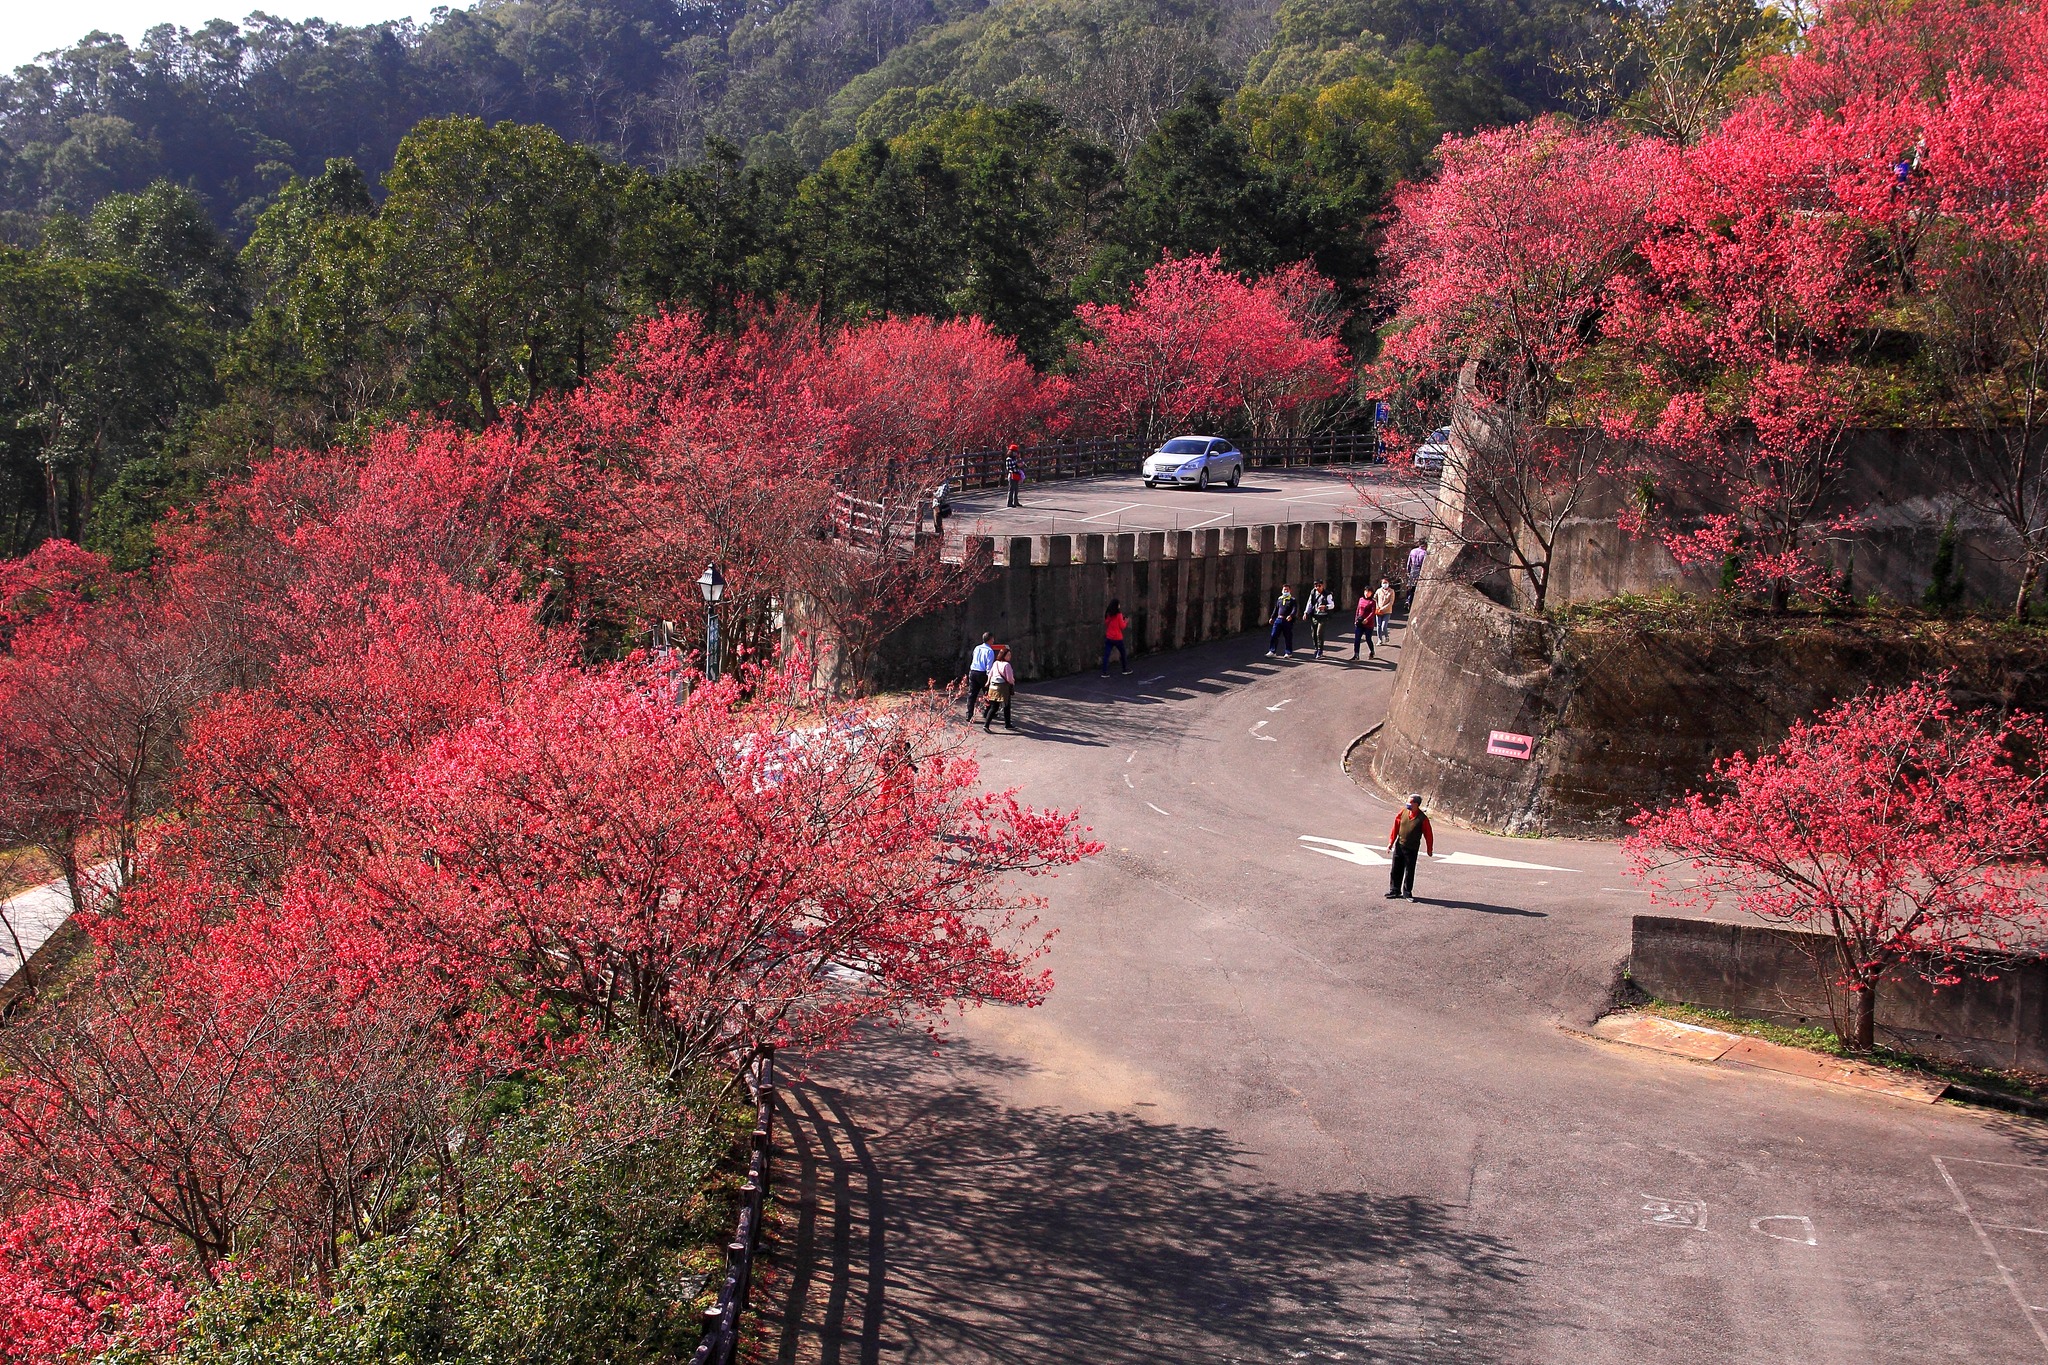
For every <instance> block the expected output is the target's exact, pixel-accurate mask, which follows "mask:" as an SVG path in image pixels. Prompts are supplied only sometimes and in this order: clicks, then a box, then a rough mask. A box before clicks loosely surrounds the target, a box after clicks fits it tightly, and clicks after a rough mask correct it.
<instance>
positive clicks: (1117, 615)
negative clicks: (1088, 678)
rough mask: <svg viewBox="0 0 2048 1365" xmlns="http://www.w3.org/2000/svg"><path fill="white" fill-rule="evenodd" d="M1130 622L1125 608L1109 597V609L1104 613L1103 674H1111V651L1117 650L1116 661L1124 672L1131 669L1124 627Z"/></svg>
mask: <svg viewBox="0 0 2048 1365" xmlns="http://www.w3.org/2000/svg"><path fill="white" fill-rule="evenodd" d="M1129 624H1130V622H1129V621H1128V620H1127V619H1125V617H1124V609H1123V607H1121V606H1120V605H1118V603H1117V600H1116V599H1115V598H1114V597H1112V598H1110V599H1109V610H1108V611H1105V612H1103V613H1102V676H1103V677H1105V678H1106V677H1108V676H1109V652H1110V651H1111V650H1112V649H1113V650H1115V651H1116V661H1117V663H1118V664H1119V665H1121V666H1122V668H1123V670H1124V672H1126V673H1128V672H1130V671H1131V656H1130V655H1129V654H1128V653H1126V652H1125V651H1124V628H1125V627H1126V626H1128V625H1129Z"/></svg>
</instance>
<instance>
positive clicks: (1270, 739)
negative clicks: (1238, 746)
mask: <svg viewBox="0 0 2048 1365" xmlns="http://www.w3.org/2000/svg"><path fill="white" fill-rule="evenodd" d="M1270 723H1271V722H1270V721H1263V720H1262V721H1260V722H1259V723H1258V724H1257V725H1254V726H1253V727H1252V728H1251V737H1252V738H1253V739H1263V740H1265V741H1266V743H1268V744H1278V743H1279V742H1280V741H1279V740H1277V739H1275V738H1273V737H1272V736H1271V735H1262V734H1260V733H1259V731H1261V730H1263V729H1265V728H1266V726H1267V725H1269V724H1270ZM1307 837H1308V836H1307V835H1305V834H1304V835H1303V836H1302V838H1304V839H1306V838H1307Z"/></svg>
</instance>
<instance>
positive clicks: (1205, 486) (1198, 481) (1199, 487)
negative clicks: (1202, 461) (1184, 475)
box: [1195, 465, 1209, 493]
mask: <svg viewBox="0 0 2048 1365" xmlns="http://www.w3.org/2000/svg"><path fill="white" fill-rule="evenodd" d="M1195 491H1196V492H1197V493H1206V492H1208V491H1209V467H1208V466H1207V465H1203V466H1202V472H1201V473H1199V474H1197V475H1195Z"/></svg>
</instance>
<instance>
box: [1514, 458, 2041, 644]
mask: <svg viewBox="0 0 2048 1365" xmlns="http://www.w3.org/2000/svg"><path fill="white" fill-rule="evenodd" d="M1961 439H1962V435H1961V434H1960V433H1955V432H1943V431H1892V430H1867V431H1852V432H1850V433H1848V435H1847V437H1846V438H1845V440H1844V442H1843V449H1842V474H1841V478H1840V479H1839V480H1838V481H1837V491H1836V493H1835V495H1834V497H1833V498H1832V499H1831V500H1830V501H1829V502H1828V503H1827V504H1826V505H1825V506H1824V507H1823V508H1822V509H1820V513H1819V514H1818V515H1817V516H1816V517H1815V520H1816V521H1817V522H1818V521H1824V520H1826V519H1827V518H1828V517H1830V516H1834V515H1838V514H1839V515H1844V516H1847V517H1850V518H1852V519H1853V520H1854V523H1855V525H1854V528H1853V529H1851V530H1849V531H1846V532H1843V533H1841V534H1840V535H1837V536H1834V537H1832V538H1830V539H1829V541H1828V544H1827V554H1828V558H1829V559H1830V560H1831V561H1832V563H1833V565H1834V570H1835V572H1834V578H1835V581H1836V582H1837V583H1846V584H1847V586H1848V588H1849V594H1850V596H1851V597H1853V598H1856V599H1858V600H1861V599H1862V598H1863V597H1865V596H1867V595H1869V594H1872V593H1875V594H1877V595H1878V596H1879V597H1881V598H1887V599H1890V600H1892V601H1898V602H1918V601H1919V600H1920V597H1921V594H1922V593H1924V592H1925V591H1926V590H1927V585H1928V583H1929V582H1930V581H1931V579H1932V575H1933V570H1934V555H1935V550H1936V547H1937V545H1938V543H1939V541H1940V538H1941V528H1942V525H1943V524H1944V523H1945V522H1946V521H1947V520H1948V519H1949V518H1950V517H1951V516H1953V517H1954V518H1955V520H1956V531H1957V545H1956V564H1955V571H1956V573H1957V574H1958V575H1959V577H1960V578H1961V581H1962V587H1963V598H1964V600H1965V601H1966V602H1968V603H1970V604H1973V605H1979V606H1987V607H1993V608H2004V609H2007V610H2009V609H2010V608H2011V605H2012V598H2013V594H2014V593H2015V591H2016V590H2017V589H2018V586H2019V578H2018V574H2017V561H2018V551H2019V545H2018V543H2017V542H2016V541H2015V540H2014V539H2013V536H2012V533H2011V531H2010V530H2008V529H2007V528H2006V527H2005V526H2004V524H2003V523H2001V522H1999V521H1997V520H1995V519H1994V518H1991V517H1989V516H1986V515H1985V514H1983V513H1982V512H1979V511H1976V510H1974V509H1972V508H1971V507H1969V506H1967V505H1965V503H1964V500H1963V490H1962V488H1961V487H1960V486H1959V484H1958V483H1957V481H1956V477H1955V469H1956V465H1957V461H1958V459H1959V458H1960V457H1959V455H1958V453H1957V444H1958V442H1959V441H1960V440H1961ZM1641 491H1642V489H1641V486H1640V485H1639V484H1638V483H1637V482H1636V481H1634V480H1633V479H1624V478H1615V479H1599V480H1595V481H1593V483H1592V484H1591V485H1590V486H1589V487H1588V488H1586V489H1585V490H1583V491H1582V493H1581V494H1580V496H1579V498H1578V500H1577V501H1576V503H1575V504H1574V506H1573V510H1572V513H1571V515H1570V516H1569V517H1567V518H1566V519H1565V521H1564V522H1563V523H1562V524H1561V526H1560V527H1559V529H1558V535H1557V540H1556V543H1555V547H1554V550H1553V553H1552V558H1551V564H1550V583H1549V591H1548V600H1549V603H1550V605H1552V606H1564V605H1566V604H1569V603H1574V602H1598V601H1602V600H1605V599H1606V598H1610V597H1614V596H1617V595H1619V594H1622V593H1644V594H1647V593H1654V592H1657V591H1660V590H1662V589H1665V588H1671V587H1678V588H1681V589H1683V590H1685V591H1688V592H1711V591H1713V590H1714V589H1715V588H1716V587H1717V586H1718V584H1719V581H1720V576H1721V567H1720V565H1719V564H1705V565H1698V566H1695V567H1693V568H1691V569H1685V568H1681V567H1680V566H1679V564H1678V563H1677V561H1675V560H1674V559H1672V557H1671V553H1670V551H1668V550H1667V549H1665V547H1664V542H1663V541H1662V540H1661V539H1660V538H1659V537H1657V536H1654V535H1630V534H1629V533H1627V532H1625V531H1623V530H1622V529H1621V527H1620V525H1619V524H1618V521H1617V518H1618V517H1619V515H1620V514H1621V513H1622V512H1623V511H1624V510H1625V509H1628V508H1629V507H1631V506H1632V505H1633V504H1634V503H1635V501H1636V500H1637V498H1638V497H1640V495H1641ZM1656 495H1657V497H1658V498H1659V499H1660V500H1661V501H1662V502H1663V504H1664V506H1665V508H1666V511H1667V514H1669V515H1672V516H1673V517H1674V518H1675V519H1676V520H1677V521H1678V522H1680V523H1681V524H1693V523H1696V522H1697V520H1698V519H1699V518H1700V517H1701V516H1703V515H1704V514H1706V513H1707V512H1711V511H1716V510H1720V509H1719V508H1718V507H1717V506H1713V505H1709V504H1708V503H1707V502H1706V501H1704V500H1703V499H1702V498H1701V497H1700V496H1698V494H1697V491H1696V490H1692V489H1688V488H1686V487H1684V486H1683V485H1682V484H1667V485H1665V486H1660V487H1658V488H1657V489H1656Z"/></svg>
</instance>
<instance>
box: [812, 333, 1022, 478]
mask: <svg viewBox="0 0 2048 1365" xmlns="http://www.w3.org/2000/svg"><path fill="white" fill-rule="evenodd" d="M813 382H814V386H815V389H816V392H817V395H818V397H819V399H820V400H821V401H823V402H824V403H825V404H827V405H828V406H829V407H830V408H831V409H832V410H833V411H834V412H835V413H837V414H838V416H839V419H840V421H841V422H842V423H843V424H844V430H845V441H846V452H845V458H846V462H847V464H848V466H849V472H850V473H851V475H852V484H853V487H854V488H855V489H856V490H857V491H859V492H861V493H862V494H863V495H865V496H869V497H874V498H878V499H882V498H894V497H900V496H903V495H904V494H905V493H908V494H912V495H915V494H917V493H922V492H928V491H930V489H931V488H932V486H933V485H935V484H936V483H938V481H939V480H940V479H943V478H945V477H946V474H947V471H948V470H949V469H950V468H951V463H952V457H953V456H954V455H956V454H958V453H959V452H960V451H963V450H990V449H1000V448H1001V447H1002V446H1003V445H1004V444H1006V443H1008V442H1011V441H1020V442H1028V441H1030V440H1032V439H1034V438H1036V437H1037V436H1039V435H1041V434H1042V433H1043V432H1044V431H1045V430H1046V428H1047V427H1048V426H1049V425H1051V424H1052V422H1053V421H1054V418H1055V415H1056V412H1057V408H1058V404H1059V401H1060V399H1061V398H1062V397H1063V385H1062V384H1061V383H1060V381H1057V380H1047V379H1043V378H1041V377H1040V376H1039V375H1038V373H1037V371H1035V370H1033V369H1032V368H1031V364H1030V362H1029V361H1027V360H1025V359H1024V355H1023V353H1022V352H1021V351H1019V350H1018V349H1017V344H1016V343H1015V342H1014V341H1012V340H1010V339H1009V338H1008V337H1005V336H1003V335H1002V334H1000V333H999V332H997V331H996V330H995V329H994V328H992V327H990V326H989V325H988V324H987V323H985V322H983V321H982V320H981V319H980V318H957V319H953V320H950V321H944V322H940V321H935V320H934V319H931V318H897V317H888V318H879V319H876V320H873V321H870V322H862V323H855V324H853V325H852V326H849V327H847V328H846V329H844V330H843V331H841V332H840V333H839V334H838V335H837V336H835V337H833V338H832V340H831V342H830V344H829V345H828V346H827V347H825V348H824V350H823V352H822V354H821V355H820V356H819V357H818V360H817V368H816V377H815V380H814V381H813Z"/></svg>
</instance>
